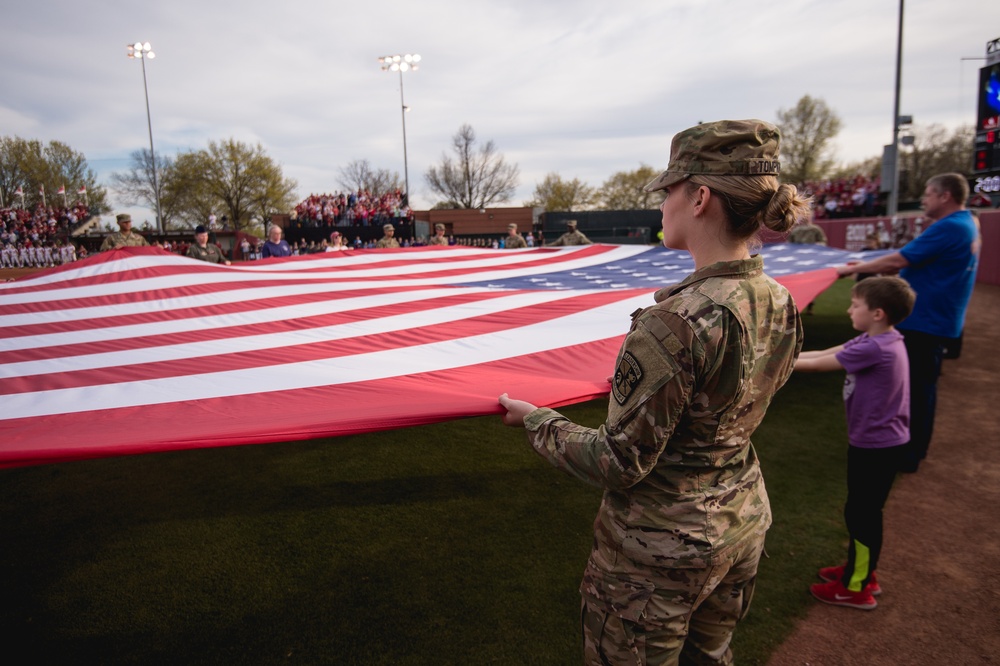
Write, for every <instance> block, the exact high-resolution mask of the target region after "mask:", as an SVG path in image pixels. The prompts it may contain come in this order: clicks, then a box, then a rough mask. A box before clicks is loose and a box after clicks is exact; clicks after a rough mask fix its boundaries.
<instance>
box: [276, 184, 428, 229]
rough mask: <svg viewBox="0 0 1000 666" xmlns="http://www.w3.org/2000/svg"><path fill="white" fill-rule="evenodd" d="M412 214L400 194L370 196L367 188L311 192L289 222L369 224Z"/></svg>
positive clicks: (310, 225) (363, 225) (410, 217)
mask: <svg viewBox="0 0 1000 666" xmlns="http://www.w3.org/2000/svg"><path fill="white" fill-rule="evenodd" d="M412 217H413V214H412V211H411V210H410V207H409V206H408V205H407V204H406V202H405V201H404V196H403V193H402V192H400V191H399V190H394V191H392V192H389V193H387V194H383V195H382V196H378V197H376V196H373V195H372V194H371V193H370V192H369V191H368V190H358V191H357V192H349V193H347V194H344V193H343V192H338V193H336V194H310V195H309V196H308V197H306V199H305V200H303V201H302V202H301V203H299V204H298V205H297V206H295V208H294V210H292V212H291V223H292V224H293V225H301V226H303V227H307V228H308V227H350V226H359V227H368V226H381V225H383V224H386V223H388V222H396V221H400V220H410V219H412Z"/></svg>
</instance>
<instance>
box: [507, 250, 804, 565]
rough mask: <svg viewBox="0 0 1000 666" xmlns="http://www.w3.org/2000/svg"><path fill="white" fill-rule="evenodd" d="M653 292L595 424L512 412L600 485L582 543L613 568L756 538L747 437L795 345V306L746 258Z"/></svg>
mask: <svg viewBox="0 0 1000 666" xmlns="http://www.w3.org/2000/svg"><path fill="white" fill-rule="evenodd" d="M655 300H656V304H655V305H652V306H651V307H648V308H646V309H644V310H640V311H637V312H636V313H634V314H633V320H632V328H631V330H630V331H629V333H628V335H627V336H626V338H625V342H624V343H623V345H622V348H621V350H620V351H619V354H618V360H617V361H616V364H615V372H614V378H613V381H612V393H611V398H610V400H609V408H608V417H607V421H606V422H605V424H604V425H602V426H601V427H600V428H597V429H592V428H586V427H583V426H579V425H576V424H574V423H572V422H570V421H568V420H567V419H566V418H565V417H563V416H562V415H560V414H559V413H558V412H555V411H553V410H551V409H538V410H535V411H533V412H531V413H530V414H529V415H528V416H527V417H525V420H524V422H525V426H526V428H527V430H528V438H529V441H530V442H531V444H532V446H533V447H534V448H535V450H536V451H537V452H538V453H539V454H541V455H542V456H543V457H545V458H547V459H548V460H549V461H550V462H551V463H552V464H553V465H555V466H556V467H558V468H560V469H563V470H564V471H566V472H568V473H569V474H572V475H573V476H576V477H578V478H580V479H582V480H584V481H587V482H589V483H591V484H593V485H597V486H599V487H603V488H605V492H604V499H603V501H602V503H601V508H600V510H599V512H598V516H597V520H596V522H595V546H594V548H595V551H603V552H602V553H600V554H601V555H603V556H602V557H600V560H602V561H604V562H617V563H618V564H619V565H620V566H621V567H623V570H624V571H628V570H633V569H634V568H635V567H638V568H639V569H648V568H650V567H698V568H701V567H706V566H709V565H711V564H714V563H717V562H719V561H721V560H722V559H723V558H724V557H725V556H726V553H727V550H728V549H729V547H730V546H733V545H734V544H737V543H739V542H740V541H741V540H742V539H744V538H749V537H752V536H755V535H756V536H758V537H762V536H763V533H764V531H765V530H766V529H767V528H768V526H769V525H770V523H771V513H770V507H769V505H768V500H767V493H766V491H765V489H764V483H763V480H762V479H761V474H760V468H759V466H758V463H757V456H756V453H755V452H754V450H753V447H752V446H751V444H750V435H751V434H752V433H753V431H754V430H755V429H756V428H757V426H758V425H759V424H760V422H761V420H762V419H763V417H764V412H765V411H766V409H767V406H768V404H769V403H770V401H771V398H772V396H773V395H774V393H775V392H776V391H777V390H778V388H779V387H781V385H782V384H784V383H785V381H786V380H787V379H788V376H789V375H790V374H791V372H792V366H793V364H794V361H795V357H796V356H798V353H799V351H800V350H801V348H802V325H801V321H800V319H799V315H798V312H797V310H796V308H795V304H794V302H793V301H792V298H791V296H789V294H788V292H787V291H786V290H785V288H784V287H782V286H781V285H779V284H778V283H777V282H775V281H774V280H772V279H771V278H769V277H767V276H766V275H764V272H763V261H762V260H761V258H760V257H759V256H755V257H752V258H750V259H747V260H743V261H734V262H721V263H716V264H712V265H710V266H706V267H705V268H702V269H700V270H698V271H696V272H694V273H693V274H691V275H690V276H688V277H687V279H685V280H684V281H683V282H681V283H680V284H677V285H674V286H672V287H667V288H664V289H661V290H659V291H658V292H657V293H656V297H655ZM595 554H597V553H595ZM592 559H593V556H592Z"/></svg>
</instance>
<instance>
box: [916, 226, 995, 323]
mask: <svg viewBox="0 0 1000 666" xmlns="http://www.w3.org/2000/svg"><path fill="white" fill-rule="evenodd" d="M978 240H979V231H978V230H977V229H976V223H975V221H974V220H973V219H972V213H970V212H969V211H967V210H959V211H955V212H954V213H952V214H951V215H948V216H946V217H942V218H941V219H940V220H938V221H937V222H935V223H934V224H932V225H931V226H929V227H928V228H927V230H926V231H924V232H923V233H922V234H920V235H919V236H917V237H916V238H914V239H913V240H912V241H910V242H909V243H907V244H906V246H905V247H903V249H901V250H900V251H899V253H900V254H902V255H903V257H904V258H906V261H908V262H909V263H910V265H909V266H907V267H906V268H904V269H903V270H901V271H900V272H899V275H900V277H902V278H903V279H904V280H906V281H907V282H908V283H909V284H910V286H911V287H913V290H914V291H915V292H917V302H916V304H915V305H914V306H913V313H912V314H910V316H909V317H907V318H906V319H904V320H903V321H902V323H900V324H899V328H901V329H903V330H906V331H920V332H921V333H928V334H930V335H937V336H940V337H943V338H957V337H958V336H959V335H961V333H962V327H963V326H964V325H965V310H966V308H967V307H968V305H969V298H971V297H972V287H973V285H974V284H975V282H976V268H977V266H978V263H979V254H978V248H979V243H978Z"/></svg>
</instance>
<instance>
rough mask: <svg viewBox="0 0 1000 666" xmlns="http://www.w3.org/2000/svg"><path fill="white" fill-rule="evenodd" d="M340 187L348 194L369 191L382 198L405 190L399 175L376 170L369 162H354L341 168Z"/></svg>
mask: <svg viewBox="0 0 1000 666" xmlns="http://www.w3.org/2000/svg"><path fill="white" fill-rule="evenodd" d="M338 182H339V183H340V186H341V187H343V188H344V189H345V190H347V191H348V192H357V191H358V190H368V192H370V193H371V194H372V195H374V196H376V197H380V196H382V195H383V194H389V193H392V192H395V191H396V190H402V189H403V183H402V181H401V180H400V178H399V173H398V172H396V171H390V170H389V169H374V168H372V165H371V163H369V162H368V160H353V161H352V162H350V163H348V165H347V166H345V167H341V168H340V179H339V180H338Z"/></svg>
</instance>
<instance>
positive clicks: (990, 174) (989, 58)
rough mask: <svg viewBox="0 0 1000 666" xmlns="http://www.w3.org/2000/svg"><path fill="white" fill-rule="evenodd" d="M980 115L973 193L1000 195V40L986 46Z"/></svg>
mask: <svg viewBox="0 0 1000 666" xmlns="http://www.w3.org/2000/svg"><path fill="white" fill-rule="evenodd" d="M976 96H977V99H978V103H979V112H978V115H977V119H976V140H975V146H974V148H973V163H972V173H973V183H972V185H973V189H974V190H975V191H976V192H982V193H984V194H991V193H994V192H1000V140H998V139H1000V39H994V40H993V41H992V42H988V43H987V44H986V66H985V67H983V68H982V69H981V70H979V90H978V92H977V95H976Z"/></svg>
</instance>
